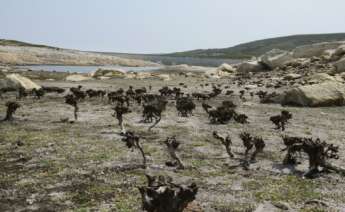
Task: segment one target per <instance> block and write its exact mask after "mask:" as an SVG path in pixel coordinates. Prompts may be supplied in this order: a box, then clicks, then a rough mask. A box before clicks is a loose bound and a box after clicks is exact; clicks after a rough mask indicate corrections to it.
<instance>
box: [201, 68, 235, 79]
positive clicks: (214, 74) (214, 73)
mask: <svg viewBox="0 0 345 212" xmlns="http://www.w3.org/2000/svg"><path fill="white" fill-rule="evenodd" d="M204 75H205V77H207V78H214V79H220V78H222V77H229V76H231V75H232V73H230V72H226V71H222V70H220V69H210V70H207V71H205V74H204Z"/></svg>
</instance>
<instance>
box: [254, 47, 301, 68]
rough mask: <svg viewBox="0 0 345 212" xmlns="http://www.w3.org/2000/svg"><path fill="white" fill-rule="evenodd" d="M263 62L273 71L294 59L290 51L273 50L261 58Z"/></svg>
mask: <svg viewBox="0 0 345 212" xmlns="http://www.w3.org/2000/svg"><path fill="white" fill-rule="evenodd" d="M260 59H261V62H262V63H264V64H265V65H267V66H268V67H270V68H271V69H275V68H277V67H278V68H282V67H284V65H285V64H286V63H288V62H290V61H292V60H293V59H294V58H293V57H292V54H291V53H290V52H288V51H284V50H279V49H273V50H271V51H269V52H267V53H265V54H264V55H262V56H261V57H260Z"/></svg>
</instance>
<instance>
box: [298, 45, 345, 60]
mask: <svg viewBox="0 0 345 212" xmlns="http://www.w3.org/2000/svg"><path fill="white" fill-rule="evenodd" d="M344 44H345V42H343V41H336V42H323V43H315V44H310V45H303V46H299V47H296V48H295V49H294V50H293V51H292V55H293V57H294V58H310V57H321V56H322V55H324V54H325V53H326V52H327V51H329V50H332V49H336V48H338V47H339V46H341V45H344Z"/></svg>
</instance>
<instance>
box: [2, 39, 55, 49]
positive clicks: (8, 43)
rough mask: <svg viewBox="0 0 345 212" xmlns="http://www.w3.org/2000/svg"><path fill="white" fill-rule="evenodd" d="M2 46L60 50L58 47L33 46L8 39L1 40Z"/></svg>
mask: <svg viewBox="0 0 345 212" xmlns="http://www.w3.org/2000/svg"><path fill="white" fill-rule="evenodd" d="M0 46H27V47H42V48H52V49H59V48H56V47H51V46H46V45H39V44H32V43H26V42H21V41H16V40H6V39H0Z"/></svg>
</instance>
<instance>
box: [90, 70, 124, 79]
mask: <svg viewBox="0 0 345 212" xmlns="http://www.w3.org/2000/svg"><path fill="white" fill-rule="evenodd" d="M125 74H126V71H123V70H120V69H98V70H97V71H95V72H94V73H92V74H91V76H92V77H94V78H99V77H114V78H116V77H124V76H125Z"/></svg>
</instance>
